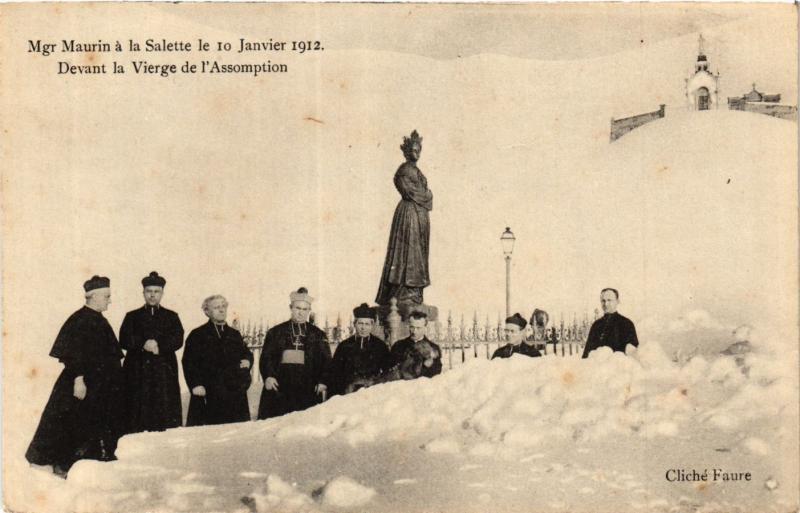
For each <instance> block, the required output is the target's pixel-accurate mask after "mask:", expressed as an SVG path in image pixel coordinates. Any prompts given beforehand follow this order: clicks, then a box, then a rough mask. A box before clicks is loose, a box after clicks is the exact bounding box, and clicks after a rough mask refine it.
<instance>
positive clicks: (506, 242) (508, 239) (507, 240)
mask: <svg viewBox="0 0 800 513" xmlns="http://www.w3.org/2000/svg"><path fill="white" fill-rule="evenodd" d="M515 240H517V239H516V237H514V234H513V233H512V232H511V228H509V227H508V226H506V231H504V232H503V235H501V236H500V244H502V245H503V254H504V255H505V256H506V317H508V316H510V315H511V253H513V252H514V241H515Z"/></svg>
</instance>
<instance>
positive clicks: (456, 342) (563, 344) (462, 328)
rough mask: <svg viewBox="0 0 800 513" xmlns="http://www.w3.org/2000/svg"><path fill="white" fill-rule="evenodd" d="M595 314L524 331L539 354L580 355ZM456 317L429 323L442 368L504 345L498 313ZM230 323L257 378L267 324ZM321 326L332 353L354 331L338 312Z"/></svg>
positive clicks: (380, 330)
mask: <svg viewBox="0 0 800 513" xmlns="http://www.w3.org/2000/svg"><path fill="white" fill-rule="evenodd" d="M598 315H599V312H598V311H597V310H595V311H594V317H593V319H592V320H591V321H590V319H589V316H588V314H584V316H583V319H581V320H580V321H579V320H578V316H577V315H573V316H572V322H569V321H566V322H565V320H564V315H563V314H562V315H561V316H560V320H559V321H558V322H554V323H549V322H548V323H547V324H546V325H545V326H532V325H530V324H529V325H528V326H527V328H526V330H525V336H526V339H527V340H528V341H529V342H530V341H533V342H534V345H535V346H536V347H537V348H538V349H539V351H541V352H542V354H555V355H557V356H563V357H578V358H580V356H581V355H582V354H583V346H584V345H585V343H586V338H587V337H588V335H589V328H590V327H591V324H592V321H593V320H596V319H597V317H598ZM456 318H459V319H460V320H459V321H458V323H455V322H454V320H453V319H454V317H453V315H452V313H448V314H447V320H446V321H444V322H442V321H436V322H432V323H430V324H429V325H428V334H427V336H428V338H429V339H430V340H432V341H433V342H435V343H436V344H438V345H439V347H440V348H441V349H442V353H443V354H442V367H443V369H444V370H448V369H452V368H453V367H456V366H458V365H460V364H462V363H465V362H466V361H468V360H472V359H476V358H486V359H489V358H491V357H492V353H494V351H495V350H496V349H497V348H499V347H501V346H503V345H505V343H506V342H505V340H504V334H503V328H504V324H503V323H502V318H501V317H500V315H498V316H497V322H496V323H492V322H490V321H489V316H488V315H487V316H486V318H485V322H483V323H479V322H478V313H477V312H475V313H473V315H472V321H471V322H465V317H464V315H463V314H461V315H460V316H457V317H456ZM233 326H234V327H235V328H236V329H238V330H239V331H241V333H242V337H243V338H244V340H245V343H246V344H247V346H248V347H249V348H250V350H251V351H253V357H254V358H255V364H254V365H253V377H254V378H255V379H258V380H260V379H261V378H260V376H259V375H258V359H259V357H260V356H261V350H262V348H263V346H264V338H265V336H266V334H267V331H268V330H269V328H270V326H269V324H268V323H264V322H263V321H262V322H260V323H258V324H255V323H251V322H250V321H248V322H247V323H246V324H245V323H240V322H239V320H238V319H235V320H234V321H233ZM320 328H321V329H322V331H324V332H325V335H326V336H327V339H328V344H329V345H330V348H331V354H333V353H335V352H336V347H337V346H338V345H339V343H341V342H342V341H343V340H345V339H347V338H348V337H350V336H352V335H353V334H354V333H355V328H354V327H353V319H352V317H351V318H350V319H349V322H347V324H344V323H343V321H342V317H341V315H339V314H337V315H336V322H335V323H334V324H331V323H330V322H329V320H328V317H326V318H325V322H324V324H323V325H321V326H320ZM386 331H388V326H384V325H382V324H381V323H380V321H378V322H377V323H376V325H375V329H374V331H373V333H374V334H376V335H377V336H379V337H381V338H383V339H387V338H390V337H388V336H385V332H386Z"/></svg>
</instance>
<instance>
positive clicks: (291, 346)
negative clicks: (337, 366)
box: [258, 287, 331, 419]
mask: <svg viewBox="0 0 800 513" xmlns="http://www.w3.org/2000/svg"><path fill="white" fill-rule="evenodd" d="M313 301H314V298H312V297H311V296H309V294H308V290H307V289H306V288H305V287H300V288H299V289H297V291H296V292H292V293H291V294H289V310H291V312H292V317H291V319H289V320H288V321H286V322H283V323H281V324H278V325H277V326H274V327H272V328H270V330H269V331H267V335H266V337H265V339H264V348H263V350H262V353H261V358H260V360H259V362H258V368H259V371H260V372H261V377H262V378H263V379H264V389H263V390H262V391H261V400H260V402H259V405H258V418H259V419H267V418H270V417H278V416H280V415H284V414H286V413H291V412H293V411H300V410H305V409H306V408H310V407H311V406H314V405H315V404H317V402H318V401H317V394H321V395H324V394H325V393H326V392H327V390H328V382H329V380H330V378H329V372H330V364H331V349H330V347H329V346H328V341H327V340H326V338H325V333H323V331H322V330H321V329H319V328H317V327H316V326H314V325H313V324H311V323H309V322H308V316H309V314H310V313H311V303H312V302H313Z"/></svg>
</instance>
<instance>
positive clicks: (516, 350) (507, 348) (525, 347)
mask: <svg viewBox="0 0 800 513" xmlns="http://www.w3.org/2000/svg"><path fill="white" fill-rule="evenodd" d="M515 354H522V355H525V356H530V357H534V358H535V357H537V356H542V353H540V352H539V350H538V349H536V348H535V347H534V346H532V345H529V344H526V343H525V342H522V343H521V344H519V345H516V346H515V345H513V344H506V345H504V346H503V347H499V348H497V350H496V351H495V352H494V354H492V360H494V359H495V358H511V355H515Z"/></svg>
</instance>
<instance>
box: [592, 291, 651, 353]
mask: <svg viewBox="0 0 800 513" xmlns="http://www.w3.org/2000/svg"><path fill="white" fill-rule="evenodd" d="M618 304H619V292H618V291H617V290H616V289H612V288H605V289H603V290H602V291H601V292H600V305H601V306H602V307H603V313H604V315H603V316H602V317H601V318H599V319H597V320H596V321H594V323H593V324H592V327H591V328H590V329H589V337H588V338H587V340H586V347H585V348H584V349H583V358H587V357H588V356H589V353H591V352H592V351H594V350H595V349H597V348H598V347H601V346H607V347H610V348H611V349H612V350H614V351H620V352H623V353H624V352H625V346H627V345H628V344H631V345H633V346H634V347H638V346H639V339H638V338H637V337H636V328H635V327H634V325H633V322H631V320H630V319H628V318H627V317H623V316H622V315H620V314H619V313H618V312H617V305H618Z"/></svg>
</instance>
